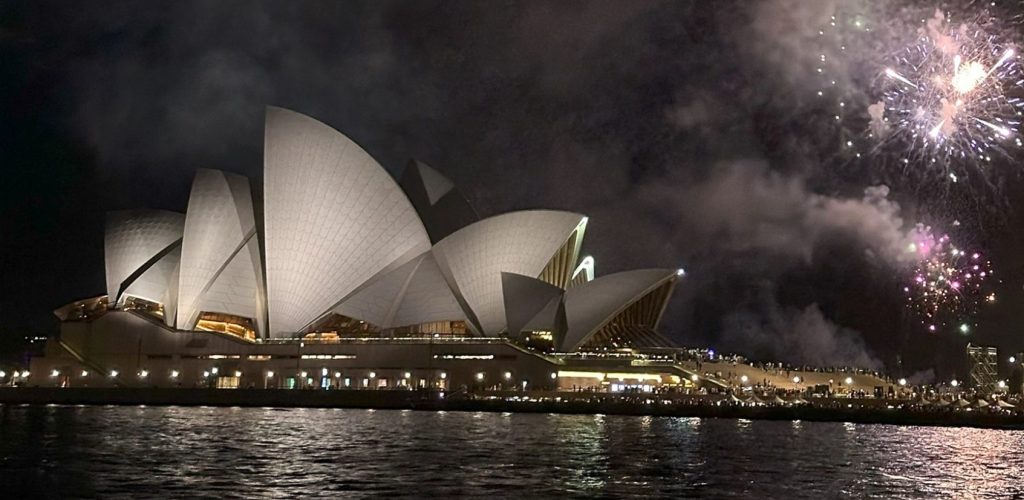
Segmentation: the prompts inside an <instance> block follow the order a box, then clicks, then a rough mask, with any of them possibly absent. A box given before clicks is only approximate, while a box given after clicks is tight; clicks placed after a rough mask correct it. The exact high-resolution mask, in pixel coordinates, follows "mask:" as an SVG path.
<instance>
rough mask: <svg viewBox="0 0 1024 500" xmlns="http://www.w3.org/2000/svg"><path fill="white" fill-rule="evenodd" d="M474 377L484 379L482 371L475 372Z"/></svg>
mask: <svg viewBox="0 0 1024 500" xmlns="http://www.w3.org/2000/svg"><path fill="white" fill-rule="evenodd" d="M476 379H477V380H483V379H484V372H476Z"/></svg>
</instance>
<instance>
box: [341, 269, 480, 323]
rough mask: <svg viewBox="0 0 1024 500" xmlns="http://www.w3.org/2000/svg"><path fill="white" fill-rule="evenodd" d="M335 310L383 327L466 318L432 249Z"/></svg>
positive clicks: (366, 288)
mask: <svg viewBox="0 0 1024 500" xmlns="http://www.w3.org/2000/svg"><path fill="white" fill-rule="evenodd" d="M334 312H336V313H338V314H343V315H345V316H348V317H351V318H356V319H361V320H364V321H367V322H369V323H372V324H374V325H377V326H379V327H381V328H394V327H399V326H408V325H415V324H421V323H429V322H433V321H444V320H448V321H458V320H465V314H464V313H463V312H462V309H461V308H460V307H459V304H458V302H456V300H455V296H454V295H453V294H452V291H451V290H450V289H449V288H448V284H447V283H446V282H445V281H444V277H443V276H442V275H441V271H440V270H439V269H438V268H437V262H436V261H435V260H434V256H433V254H432V253H431V252H426V253H424V254H422V255H420V256H418V257H416V258H415V259H413V260H411V261H409V262H408V263H406V264H404V265H402V266H401V267H399V268H397V269H395V270H394V271H391V272H389V273H387V274H386V275H384V276H382V277H381V278H380V279H378V280H376V281H374V282H373V283H372V284H370V285H369V286H366V287H365V288H363V289H361V290H359V291H358V292H357V293H355V294H353V295H352V297H350V298H349V299H347V300H345V301H344V302H342V303H341V304H339V305H338V307H336V308H334Z"/></svg>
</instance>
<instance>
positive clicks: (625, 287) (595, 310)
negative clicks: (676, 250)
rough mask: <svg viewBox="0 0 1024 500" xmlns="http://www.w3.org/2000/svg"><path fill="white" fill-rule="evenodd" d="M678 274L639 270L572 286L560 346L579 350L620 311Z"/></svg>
mask: <svg viewBox="0 0 1024 500" xmlns="http://www.w3.org/2000/svg"><path fill="white" fill-rule="evenodd" d="M677 277H678V274H677V270H675V269H637V270H633V271H623V272H620V273H615V274H609V275H607V276H601V277H600V278H597V279H595V280H593V281H589V282H587V283H584V284H581V285H578V286H574V287H572V288H569V289H568V290H566V292H565V315H566V319H567V322H568V331H567V332H566V335H565V340H564V342H563V343H562V345H561V347H560V348H561V349H562V350H563V351H573V350H576V349H577V348H579V346H581V345H583V344H584V343H585V342H586V341H587V339H588V338H589V337H590V336H591V335H593V334H594V333H595V332H597V331H598V330H600V329H601V327H603V326H604V325H605V324H607V323H608V321H610V320H611V319H612V318H614V317H615V316H616V315H617V314H619V313H620V312H622V311H623V310H625V309H626V308H627V307H629V306H630V305H631V304H633V303H634V302H636V301H638V300H640V299H641V298H643V297H644V296H645V295H647V294H648V293H650V292H652V291H654V290H655V289H657V288H658V287H660V286H661V285H663V284H665V282H666V281H669V280H675V279H676V278H677Z"/></svg>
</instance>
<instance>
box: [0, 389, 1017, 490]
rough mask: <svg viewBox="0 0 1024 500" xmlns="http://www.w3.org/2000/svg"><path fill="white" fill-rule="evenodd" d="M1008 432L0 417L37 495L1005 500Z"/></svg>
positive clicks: (469, 420) (258, 417)
mask: <svg viewBox="0 0 1024 500" xmlns="http://www.w3.org/2000/svg"><path fill="white" fill-rule="evenodd" d="M1021 450H1024V431H1005V430H985V429H968V428H938V427H899V426H890V425H860V424H849V423H823V422H783V421H751V420H742V419H739V420H737V419H697V418H674V417H640V416H608V415H555V414H513V413H487V412H436V411H409V410H404V411H400V410H348V409H344V410H341V409H302V408H288V409H275V408H197V407H191V408H186V407H115V406H37V405H25V406H22V405H14V406H11V405H8V406H3V405H0V485H3V488H4V494H5V496H6V495H15V494H17V496H11V498H15V497H22V496H28V495H44V496H49V497H81V496H84V497H109V496H119V495H120V496H124V495H132V496H135V497H163V498H167V497H175V496H189V497H200V496H206V497H228V496H240V497H267V496H275V497H340V496H345V497H349V498H352V497H355V498H359V497H380V496H417V497H424V496H432V497H452V496H461V495H467V496H483V495H487V496H495V497H520V498H525V497H533V498H537V497H591V498H593V497H623V496H668V497H675V498H679V497H694V496H701V497H706V498H749V497H753V496H758V497H763V498H836V497H839V498H842V497H848V498H869V497H876V498H1007V497H1020V496H1024V454H1022V453H1021Z"/></svg>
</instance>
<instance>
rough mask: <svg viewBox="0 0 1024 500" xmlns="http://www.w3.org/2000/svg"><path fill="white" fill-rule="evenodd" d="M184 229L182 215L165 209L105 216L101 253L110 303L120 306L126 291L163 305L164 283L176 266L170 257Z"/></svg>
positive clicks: (173, 258) (128, 211)
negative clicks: (102, 254)
mask: <svg viewBox="0 0 1024 500" xmlns="http://www.w3.org/2000/svg"><path fill="white" fill-rule="evenodd" d="M184 226H185V216H184V215H182V214H179V213H177V212H169V211H166V210H122V211H117V212H110V213H108V214H107V220H106V233H105V235H104V239H103V253H104V260H105V264H106V279H107V297H108V299H107V300H108V301H109V302H110V304H112V305H114V304H118V303H120V302H121V300H122V298H123V295H124V294H125V293H127V292H129V291H130V292H132V294H133V295H137V296H139V297H142V298H145V299H147V300H150V301H153V302H161V303H164V302H165V300H166V297H165V296H166V294H167V288H168V283H167V282H166V280H167V279H168V278H169V273H171V272H173V271H174V269H175V268H176V267H177V264H178V263H177V260H176V256H175V255H173V254H174V251H175V249H177V248H178V247H179V245H180V243H181V237H182V232H183V230H184ZM158 263H159V265H157V264H158ZM151 269H152V272H150V270H151ZM147 273H148V275H147V276H146V279H143V280H141V281H140V278H142V277H143V275H144V274H147Z"/></svg>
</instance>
